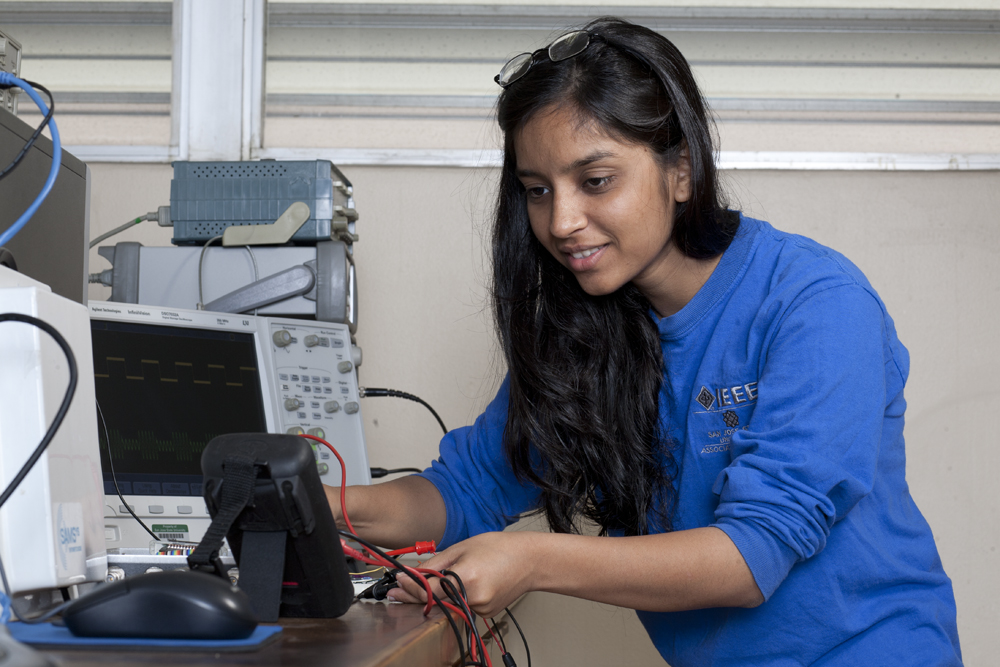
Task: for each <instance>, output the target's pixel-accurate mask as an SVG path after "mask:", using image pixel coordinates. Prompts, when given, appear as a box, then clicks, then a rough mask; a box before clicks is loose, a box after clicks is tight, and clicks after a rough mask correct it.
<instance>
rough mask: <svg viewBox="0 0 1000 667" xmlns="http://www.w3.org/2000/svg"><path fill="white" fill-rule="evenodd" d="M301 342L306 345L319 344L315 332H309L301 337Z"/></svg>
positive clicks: (314, 345) (313, 345)
mask: <svg viewBox="0 0 1000 667" xmlns="http://www.w3.org/2000/svg"><path fill="white" fill-rule="evenodd" d="M302 342H303V343H305V345H306V347H316V346H317V345H319V336H317V335H316V334H309V335H308V336H306V337H305V338H303V339H302Z"/></svg>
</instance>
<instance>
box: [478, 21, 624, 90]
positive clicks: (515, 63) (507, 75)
mask: <svg viewBox="0 0 1000 667" xmlns="http://www.w3.org/2000/svg"><path fill="white" fill-rule="evenodd" d="M603 39H604V38H603V37H601V36H600V35H598V34H597V33H590V32H587V31H586V30H574V31H573V32H568V33H566V34H565V35H563V36H562V37H560V38H559V39H557V40H556V41H554V42H552V43H551V44H549V45H548V46H547V47H545V48H544V49H538V50H537V51H535V52H534V53H521V54H518V55H516V56H514V57H513V58H511V59H510V60H508V61H507V64H506V65H504V66H503V68H502V69H501V70H500V73H499V74H497V75H496V76H495V77H493V80H494V81H496V82H497V84H498V85H499V86H500V87H501V88H506V87H507V86H509V85H510V84H512V83H514V82H515V81H517V80H518V79H520V78H521V77H523V76H524V75H525V74H527V73H528V70H530V69H531V67H532V65H534V64H535V62H537V61H536V58H537V56H539V55H541V54H542V53H548V56H549V60H551V61H552V62H554V63H557V62H559V61H560V60H566V59H568V58H572V57H573V56H578V55H580V54H581V53H583V52H584V51H586V50H587V47H588V46H590V43H591V42H592V41H594V40H603Z"/></svg>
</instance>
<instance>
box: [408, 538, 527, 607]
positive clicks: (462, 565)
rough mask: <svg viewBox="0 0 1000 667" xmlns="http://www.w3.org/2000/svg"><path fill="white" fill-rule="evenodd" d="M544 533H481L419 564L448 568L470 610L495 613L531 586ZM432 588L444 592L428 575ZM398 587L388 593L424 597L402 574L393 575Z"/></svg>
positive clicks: (440, 594)
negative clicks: (458, 581) (462, 585)
mask: <svg viewBox="0 0 1000 667" xmlns="http://www.w3.org/2000/svg"><path fill="white" fill-rule="evenodd" d="M544 537H545V534H544V533H535V532H528V531H523V532H522V531H515V532H509V533H482V534H480V535H476V536H474V537H470V538H469V539H467V540H465V541H463V542H459V543H458V544H456V545H454V546H452V547H450V548H448V549H445V550H444V551H442V552H441V553H439V554H437V555H435V556H434V557H433V558H431V559H430V560H428V561H427V562H426V563H424V564H423V565H422V566H421V567H424V568H429V569H432V570H438V571H441V570H450V571H452V572H454V573H455V574H457V575H458V576H459V577H461V579H462V583H463V584H464V585H465V590H466V593H467V594H468V600H467V601H468V603H469V606H470V607H471V608H472V611H474V612H476V613H477V614H479V615H480V616H482V617H484V618H490V617H492V616H495V615H496V614H498V613H499V612H500V611H502V610H503V608H504V607H506V606H508V605H510V604H511V603H512V602H514V600H516V599H517V598H518V597H520V596H521V595H523V594H525V593H527V592H528V591H530V590H532V580H533V577H534V576H535V568H536V567H537V565H538V563H537V561H536V559H535V557H534V553H535V551H536V550H535V548H534V547H535V545H536V543H537V541H538V540H539V539H540V538H541V539H544ZM428 579H429V581H430V582H431V587H432V590H433V591H434V594H435V595H437V596H438V597H439V598H440V599H441V600H446V599H447V596H446V595H445V594H444V593H443V591H442V589H441V584H440V582H439V581H438V579H437V577H428ZM396 581H397V582H398V583H399V588H394V589H392V590H390V591H389V597H390V598H391V599H393V600H397V601H399V602H419V603H423V602H426V601H427V592H426V590H425V589H424V587H423V586H421V585H420V584H418V583H417V582H415V581H413V580H412V579H410V578H409V577H408V576H406V575H405V574H399V575H398V576H397V577H396Z"/></svg>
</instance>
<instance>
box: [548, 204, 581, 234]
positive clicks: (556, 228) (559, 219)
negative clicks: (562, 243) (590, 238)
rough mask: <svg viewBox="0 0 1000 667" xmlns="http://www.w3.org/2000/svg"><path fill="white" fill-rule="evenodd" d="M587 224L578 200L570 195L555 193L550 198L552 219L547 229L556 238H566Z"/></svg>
mask: <svg viewBox="0 0 1000 667" xmlns="http://www.w3.org/2000/svg"><path fill="white" fill-rule="evenodd" d="M586 226H587V216H586V212H585V211H584V209H583V207H582V206H581V205H580V202H579V201H578V200H577V199H576V198H575V197H572V196H570V195H558V194H556V195H555V196H554V197H553V198H552V220H551V222H550V223H549V229H550V231H551V233H552V235H553V236H555V237H556V238H568V237H569V236H570V235H571V234H573V232H575V231H577V230H580V229H583V228H584V227H586Z"/></svg>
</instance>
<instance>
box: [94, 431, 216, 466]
mask: <svg viewBox="0 0 1000 667" xmlns="http://www.w3.org/2000/svg"><path fill="white" fill-rule="evenodd" d="M101 435H103V434H101ZM216 435H219V434H218V433H201V434H198V435H197V436H195V437H192V436H191V435H190V434H188V433H171V434H170V435H169V437H165V438H164V437H158V436H157V435H156V433H154V432H153V431H142V430H140V431H136V432H135V436H134V437H129V436H126V435H124V434H122V432H121V431H119V430H118V429H110V430H109V431H108V438H109V439H110V441H111V451H112V453H113V454H114V457H115V458H116V459H118V458H130V459H135V458H139V459H142V460H144V461H162V460H164V459H170V460H172V461H178V462H195V461H200V459H201V452H202V450H204V449H205V446H206V445H207V444H208V442H209V441H210V440H211V439H212V438H214V437H215V436H216Z"/></svg>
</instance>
